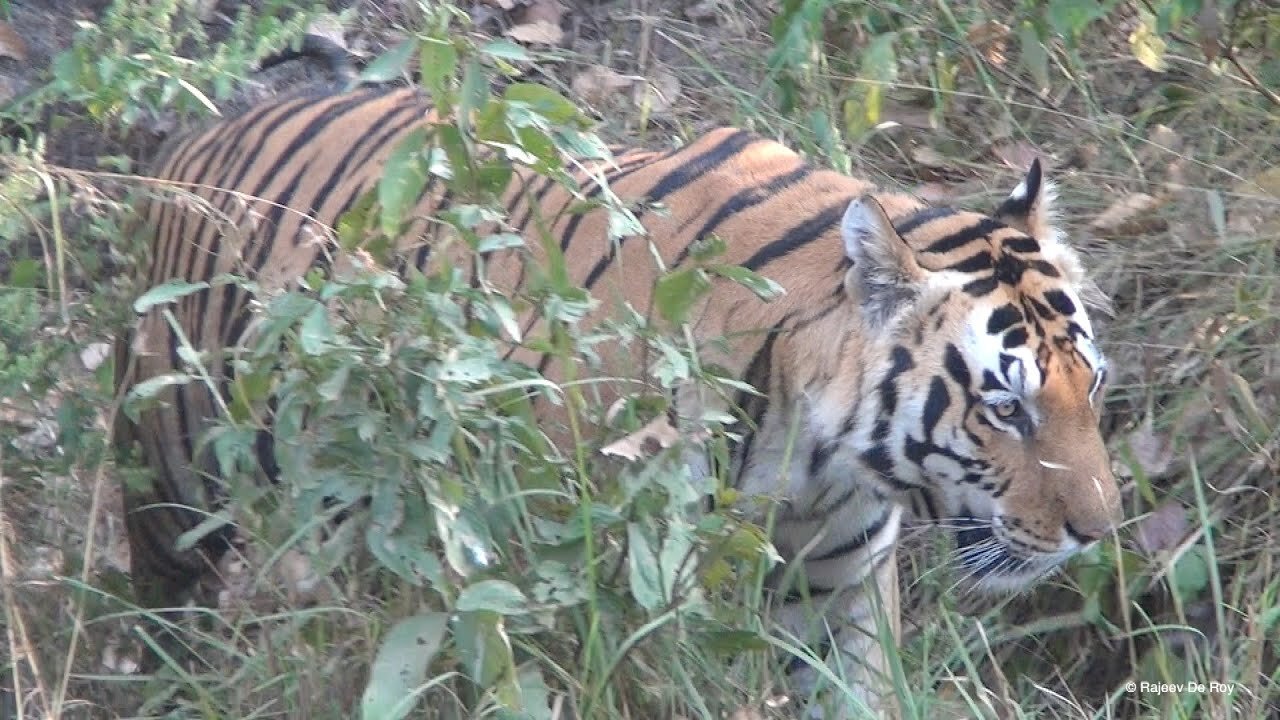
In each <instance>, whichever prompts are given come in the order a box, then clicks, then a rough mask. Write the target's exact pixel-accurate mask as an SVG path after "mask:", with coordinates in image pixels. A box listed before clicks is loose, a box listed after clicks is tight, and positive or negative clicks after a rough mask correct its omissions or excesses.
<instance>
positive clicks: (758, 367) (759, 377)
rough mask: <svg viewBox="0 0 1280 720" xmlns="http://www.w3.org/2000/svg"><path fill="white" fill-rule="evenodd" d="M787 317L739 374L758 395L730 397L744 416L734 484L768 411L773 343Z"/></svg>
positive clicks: (737, 481) (742, 392)
mask: <svg viewBox="0 0 1280 720" xmlns="http://www.w3.org/2000/svg"><path fill="white" fill-rule="evenodd" d="M789 317H790V316H788V317H784V318H783V319H782V320H781V321H779V322H778V324H776V325H774V326H773V327H772V328H770V329H769V331H768V335H767V336H766V337H765V339H764V342H763V343H761V345H760V348H759V349H758V350H756V353H755V355H753V356H752V357H751V362H749V363H747V370H746V372H745V373H743V375H742V381H743V382H745V383H747V384H748V385H750V386H751V387H753V388H755V389H756V391H757V392H758V393H760V394H756V393H751V392H747V391H746V390H739V391H738V392H737V394H736V395H735V397H734V399H733V404H734V407H735V408H737V409H738V411H739V412H741V413H742V414H743V415H745V418H746V420H747V422H746V430H745V431H744V432H743V435H742V441H741V443H739V446H738V447H737V448H735V450H736V452H735V454H736V455H737V459H738V472H737V475H736V477H735V478H734V485H735V486H736V485H737V484H738V483H739V482H741V480H742V475H743V473H744V472H746V469H747V465H748V463H749V462H750V461H751V446H752V444H753V442H754V440H755V434H756V432H758V431H759V429H760V424H761V423H762V422H764V415H765V413H766V412H768V410H769V391H770V389H771V388H770V380H771V376H772V374H773V344H774V342H775V341H776V340H777V339H778V335H779V334H780V333H782V332H783V326H784V325H783V324H784V323H785V322H786V321H787V320H788V319H789Z"/></svg>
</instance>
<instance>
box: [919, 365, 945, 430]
mask: <svg viewBox="0 0 1280 720" xmlns="http://www.w3.org/2000/svg"><path fill="white" fill-rule="evenodd" d="M950 405H951V393H949V392H947V384H946V383H945V382H943V380H942V378H940V377H935V378H934V379H933V380H932V381H931V382H930V383H929V394H928V396H927V397H926V398H925V401H924V416H923V418H922V422H923V423H924V431H925V434H926V435H927V436H932V435H933V431H934V430H936V429H937V427H938V423H939V422H941V421H942V415H943V413H945V412H946V411H947V408H948V407H950Z"/></svg>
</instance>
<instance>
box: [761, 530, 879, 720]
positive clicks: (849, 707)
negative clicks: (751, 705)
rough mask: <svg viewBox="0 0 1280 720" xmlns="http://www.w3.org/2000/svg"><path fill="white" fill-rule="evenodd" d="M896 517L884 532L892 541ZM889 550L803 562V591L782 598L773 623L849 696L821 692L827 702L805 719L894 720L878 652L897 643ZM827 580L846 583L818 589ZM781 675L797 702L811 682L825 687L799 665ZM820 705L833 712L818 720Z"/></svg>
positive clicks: (806, 666) (808, 690)
mask: <svg viewBox="0 0 1280 720" xmlns="http://www.w3.org/2000/svg"><path fill="white" fill-rule="evenodd" d="M896 512H897V511H895V513H894V516H893V523H894V525H895V528H894V531H893V533H892V535H893V536H894V537H895V538H896V534H897V533H896V524H897V519H898V518H897V514H896ZM895 548H896V543H895V542H888V543H887V544H885V545H883V546H880V547H874V548H868V552H867V553H865V554H864V553H856V554H854V555H852V556H850V557H848V558H845V559H844V562H843V563H841V564H839V565H836V566H833V565H832V564H831V562H830V561H827V560H824V561H819V562H810V561H806V562H805V573H806V575H807V576H808V583H807V584H808V592H807V593H797V592H796V591H795V590H792V591H791V592H789V593H788V598H787V602H785V603H784V605H783V606H782V608H781V609H780V611H779V614H778V620H779V622H780V623H781V624H782V626H783V627H784V628H785V629H786V630H787V631H788V632H790V633H791V634H793V635H794V636H796V637H798V638H800V639H802V640H804V641H805V642H807V643H808V647H809V648H811V649H813V650H814V651H815V653H816V654H818V655H819V657H820V658H821V659H823V660H824V661H825V663H826V666H827V668H829V669H830V671H831V672H832V673H833V674H834V675H835V676H836V677H837V678H839V679H840V680H841V681H842V682H844V684H845V685H847V686H848V688H849V690H850V691H851V693H852V698H850V697H849V696H848V695H846V694H844V693H843V692H840V691H836V692H829V693H826V695H827V697H828V698H829V699H827V700H826V701H825V702H823V701H821V700H819V701H818V702H816V703H815V705H814V706H812V707H810V708H809V713H808V714H809V717H814V718H817V717H821V718H824V720H832V719H833V718H839V719H840V720H845V719H850V720H851V719H853V718H896V717H898V709H897V705H896V703H895V700H894V697H893V693H892V687H893V685H892V676H891V665H890V663H889V661H888V658H887V656H886V654H885V651H884V647H885V643H886V642H887V643H890V644H892V645H893V646H894V647H896V646H897V640H898V638H899V637H900V636H901V632H900V620H899V609H900V608H899V600H900V596H899V589H898V570H897V562H896V551H895ZM841 565H843V566H841ZM811 566H814V567H811ZM832 573H839V577H843V578H848V579H851V580H853V582H852V583H846V584H843V585H842V584H839V583H837V582H832V583H831V584H830V585H824V584H823V581H824V580H827V579H828V578H832V577H833V576H832ZM789 676H790V677H789V680H790V683H791V685H792V690H793V691H794V693H795V697H796V699H797V700H803V699H806V698H808V697H810V696H812V694H813V690H814V689H815V688H816V687H817V686H818V685H819V683H821V684H823V685H825V686H827V687H828V688H830V686H831V683H830V682H829V680H826V679H825V678H824V674H823V673H821V672H819V671H818V670H816V669H815V668H813V667H812V666H810V665H809V664H808V663H806V662H804V661H800V660H797V661H793V663H792V665H791V668H790V672H789ZM823 705H826V706H827V707H828V708H831V709H833V710H834V712H833V713H823V712H822V710H821V707H822V706H823Z"/></svg>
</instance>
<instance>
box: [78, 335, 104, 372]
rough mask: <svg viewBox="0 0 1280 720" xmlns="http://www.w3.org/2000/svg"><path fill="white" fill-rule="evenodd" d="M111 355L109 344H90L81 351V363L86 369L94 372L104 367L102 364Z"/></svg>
mask: <svg viewBox="0 0 1280 720" xmlns="http://www.w3.org/2000/svg"><path fill="white" fill-rule="evenodd" d="M110 354H111V346H110V345H108V344H107V343H103V342H98V343H89V344H88V345H86V346H85V348H84V349H83V350H81V351H80V362H81V364H83V365H84V369H85V370H88V371H89V372H93V371H94V370H97V369H98V368H99V367H101V366H102V362H103V361H104V360H106V359H107V356H108V355H110Z"/></svg>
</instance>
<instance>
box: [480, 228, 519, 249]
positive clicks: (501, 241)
mask: <svg viewBox="0 0 1280 720" xmlns="http://www.w3.org/2000/svg"><path fill="white" fill-rule="evenodd" d="M516 247H524V238H522V237H520V236H519V235H517V234H515V233H494V234H492V235H486V236H485V237H483V238H480V244H479V245H477V246H476V251H477V252H481V253H488V252H493V251H495V250H506V249H507V248H516Z"/></svg>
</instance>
